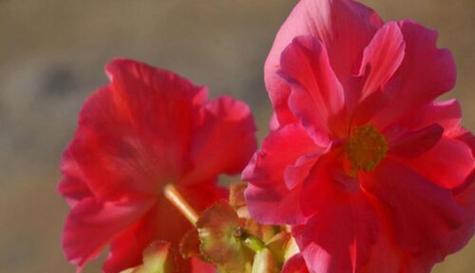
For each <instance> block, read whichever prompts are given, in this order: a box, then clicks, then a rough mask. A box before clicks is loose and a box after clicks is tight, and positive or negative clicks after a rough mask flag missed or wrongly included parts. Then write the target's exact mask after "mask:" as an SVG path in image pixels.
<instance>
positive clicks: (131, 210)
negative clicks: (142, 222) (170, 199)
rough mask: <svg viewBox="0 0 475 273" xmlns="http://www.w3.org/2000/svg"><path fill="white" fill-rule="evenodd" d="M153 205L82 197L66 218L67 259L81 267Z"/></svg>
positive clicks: (64, 237)
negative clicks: (104, 201) (102, 200)
mask: <svg viewBox="0 0 475 273" xmlns="http://www.w3.org/2000/svg"><path fill="white" fill-rule="evenodd" d="M151 205H152V201H151V200H150V199H149V200H141V201H137V200H125V201H123V202H120V203H119V202H117V203H100V202H98V201H96V200H95V199H93V198H86V199H83V200H81V201H80V202H79V203H78V204H77V205H76V206H74V207H73V208H72V210H71V212H70V214H69V215H68V217H67V219H66V224H65V227H64V234H63V249H64V252H65V255H66V257H67V259H68V260H69V261H70V262H71V263H73V264H75V265H77V266H78V268H79V269H81V268H82V267H83V266H84V264H85V263H86V262H88V261H89V260H91V259H94V258H95V257H96V256H97V255H98V254H99V253H100V251H101V250H102V248H103V247H104V246H105V245H106V244H108V243H109V242H110V241H111V240H112V239H113V238H114V237H115V236H116V235H117V234H119V233H120V232H121V231H122V230H124V229H126V228H127V226H129V225H131V224H133V223H134V222H135V221H137V220H138V219H139V218H140V217H141V216H142V215H143V214H144V213H145V212H146V211H147V210H148V209H149V208H150V207H151Z"/></svg>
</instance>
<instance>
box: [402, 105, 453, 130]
mask: <svg viewBox="0 0 475 273" xmlns="http://www.w3.org/2000/svg"><path fill="white" fill-rule="evenodd" d="M398 124H399V126H401V127H405V128H410V129H420V128H424V127H427V126H430V125H432V124H438V125H440V126H442V128H444V135H445V136H447V137H455V136H457V135H459V134H460V133H461V132H462V130H461V126H462V110H461V108H460V103H459V102H458V101H457V100H455V99H451V100H447V101H434V102H430V103H428V104H426V105H424V106H422V107H420V108H417V109H416V110H415V111H413V112H411V113H408V114H407V115H406V116H405V117H404V118H403V119H401V120H400V121H399V122H398Z"/></svg>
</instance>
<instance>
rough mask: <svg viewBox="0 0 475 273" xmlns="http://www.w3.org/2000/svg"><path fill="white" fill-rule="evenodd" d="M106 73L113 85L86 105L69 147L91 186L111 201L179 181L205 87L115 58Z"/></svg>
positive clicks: (98, 93) (149, 191) (142, 65)
mask: <svg viewBox="0 0 475 273" xmlns="http://www.w3.org/2000/svg"><path fill="white" fill-rule="evenodd" d="M107 72H108V74H109V76H110V78H111V84H110V86H109V87H108V88H103V89H101V90H99V91H97V92H96V93H95V94H93V95H92V96H91V97H90V98H89V99H88V101H87V102H86V103H85V105H84V106H83V108H82V110H81V114H80V120H79V127H78V129H77V132H76V135H75V138H74V140H73V142H72V143H71V145H70V146H69V148H68V149H69V151H68V152H69V153H70V154H71V156H72V157H74V159H75V160H76V162H77V164H79V165H80V166H81V170H82V172H83V175H84V177H85V180H86V181H87V183H88V186H89V188H90V189H91V191H92V192H93V193H94V194H95V195H96V196H98V197H99V198H108V199H111V198H120V196H121V195H122V194H124V193H127V192H131V191H132V192H134V191H135V192H137V191H138V192H148V193H151V192H153V191H155V190H157V189H160V187H158V186H157V183H163V181H165V180H167V181H177V180H178V179H179V177H180V176H181V173H183V171H184V169H185V168H187V166H188V164H189V162H188V161H187V160H188V158H187V155H188V149H189V145H190V144H189V143H190V137H191V135H192V129H193V128H192V120H193V119H194V118H195V116H197V115H198V112H199V107H198V106H197V105H195V104H197V102H201V101H203V99H204V98H205V95H204V94H203V93H205V92H206V91H205V90H203V89H202V88H200V87H196V86H193V85H192V84H191V83H190V82H189V81H187V80H185V79H183V78H181V77H179V76H178V75H176V74H173V73H171V72H168V71H164V70H160V69H155V68H152V67H150V66H147V65H145V64H141V63H137V62H134V61H128V60H117V61H114V62H112V63H110V64H108V65H107ZM203 97H204V98H203ZM177 121H180V122H177ZM157 177H159V178H160V180H157Z"/></svg>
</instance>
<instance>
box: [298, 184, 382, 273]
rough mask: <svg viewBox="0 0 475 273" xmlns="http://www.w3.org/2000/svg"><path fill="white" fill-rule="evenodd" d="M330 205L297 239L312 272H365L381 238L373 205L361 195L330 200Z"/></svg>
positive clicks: (310, 220) (329, 198) (316, 216)
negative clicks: (378, 238) (374, 246)
mask: <svg viewBox="0 0 475 273" xmlns="http://www.w3.org/2000/svg"><path fill="white" fill-rule="evenodd" d="M326 201H327V202H325V205H324V206H322V207H321V208H320V210H319V211H318V212H317V213H316V214H315V215H314V216H313V217H312V218H310V219H309V220H308V222H307V223H306V224H305V226H303V227H299V228H297V229H294V234H295V238H296V240H297V243H298V245H299V248H300V250H301V253H302V256H303V257H304V259H305V261H306V264H307V266H308V268H309V271H310V272H313V273H348V272H352V273H354V272H361V269H362V268H363V267H364V266H366V265H367V263H368V261H369V260H370V254H371V251H372V247H373V245H374V243H375V242H376V240H377V236H378V223H377V218H376V215H375V213H374V210H373V208H372V207H371V204H370V203H368V201H366V199H365V197H364V196H363V195H361V193H356V194H354V195H347V196H341V197H340V198H335V197H334V196H332V197H327V200H326Z"/></svg>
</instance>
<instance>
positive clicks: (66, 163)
mask: <svg viewBox="0 0 475 273" xmlns="http://www.w3.org/2000/svg"><path fill="white" fill-rule="evenodd" d="M60 169H61V174H62V178H61V181H60V182H59V184H58V192H59V193H60V194H61V195H62V196H63V197H64V198H65V199H66V202H67V203H68V204H69V205H70V206H71V207H72V206H74V205H76V204H77V203H78V202H79V201H81V200H82V199H85V198H87V197H92V193H91V191H90V190H89V188H88V186H87V183H86V182H85V181H84V175H83V173H82V171H81V168H80V167H79V165H78V164H77V162H76V160H74V158H72V156H71V155H70V153H69V149H66V151H65V152H64V154H63V157H62V158H61V167H60Z"/></svg>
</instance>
